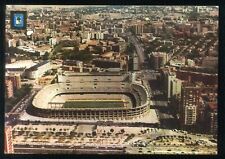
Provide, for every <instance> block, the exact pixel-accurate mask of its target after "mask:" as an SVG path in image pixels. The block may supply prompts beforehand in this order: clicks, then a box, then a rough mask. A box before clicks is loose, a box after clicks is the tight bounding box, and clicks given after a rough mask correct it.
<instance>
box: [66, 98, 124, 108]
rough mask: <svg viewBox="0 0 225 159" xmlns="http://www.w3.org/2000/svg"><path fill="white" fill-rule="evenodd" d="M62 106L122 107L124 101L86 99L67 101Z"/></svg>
mask: <svg viewBox="0 0 225 159" xmlns="http://www.w3.org/2000/svg"><path fill="white" fill-rule="evenodd" d="M63 107H64V108H75V109H79V108H122V107H124V103H123V101H121V100H118V101H113V100H97V101H93V100H88V101H81V100H78V101H67V102H65V104H64V106H63Z"/></svg>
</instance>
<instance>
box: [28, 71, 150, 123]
mask: <svg viewBox="0 0 225 159" xmlns="http://www.w3.org/2000/svg"><path fill="white" fill-rule="evenodd" d="M149 110H150V108H149V94H148V91H147V89H146V88H145V87H144V86H143V85H142V84H139V83H136V82H131V80H130V78H129V75H114V76H109V75H108V76H106V75H89V74H82V75H77V74H76V75H71V74H70V75H62V76H59V77H58V83H55V84H51V85H48V86H46V87H44V88H43V89H42V90H40V91H39V92H38V93H37V95H36V96H35V97H34V99H33V102H32V106H31V107H30V109H29V113H30V114H32V115H34V116H38V117H45V118H61V119H75V120H130V119H135V118H140V117H142V116H144V115H145V114H146V113H147V112H148V111H149Z"/></svg>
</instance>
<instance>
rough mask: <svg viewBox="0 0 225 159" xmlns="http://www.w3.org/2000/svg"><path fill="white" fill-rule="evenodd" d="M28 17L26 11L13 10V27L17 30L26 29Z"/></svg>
mask: <svg viewBox="0 0 225 159" xmlns="http://www.w3.org/2000/svg"><path fill="white" fill-rule="evenodd" d="M26 17H27V12H25V11H12V12H11V28H12V29H16V30H21V29H26Z"/></svg>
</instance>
